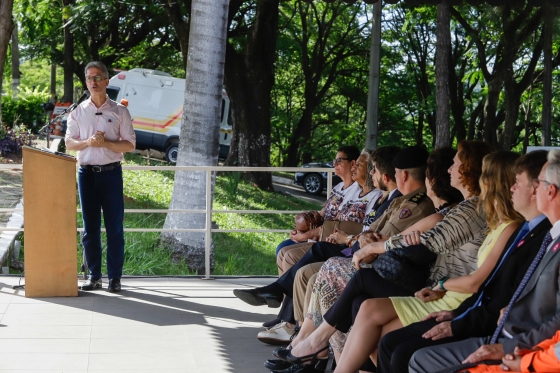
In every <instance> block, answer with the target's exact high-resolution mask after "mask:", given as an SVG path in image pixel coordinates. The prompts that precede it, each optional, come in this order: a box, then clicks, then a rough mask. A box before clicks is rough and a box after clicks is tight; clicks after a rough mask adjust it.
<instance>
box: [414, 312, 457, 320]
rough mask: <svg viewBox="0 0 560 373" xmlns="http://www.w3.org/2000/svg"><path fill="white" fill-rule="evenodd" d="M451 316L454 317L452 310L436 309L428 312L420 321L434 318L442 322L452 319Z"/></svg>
mask: <svg viewBox="0 0 560 373" xmlns="http://www.w3.org/2000/svg"><path fill="white" fill-rule="evenodd" d="M453 317H455V315H454V314H453V312H452V311H438V312H432V313H430V314H429V315H428V316H426V317H424V318H423V319H422V321H426V320H430V319H435V320H436V321H437V322H442V321H449V320H453Z"/></svg>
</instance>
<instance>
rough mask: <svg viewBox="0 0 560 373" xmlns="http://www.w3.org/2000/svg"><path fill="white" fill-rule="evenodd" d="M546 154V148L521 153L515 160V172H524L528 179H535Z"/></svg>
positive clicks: (544, 161)
mask: <svg viewBox="0 0 560 373" xmlns="http://www.w3.org/2000/svg"><path fill="white" fill-rule="evenodd" d="M547 155H548V151H547V150H535V151H534V152H530V153H527V154H524V155H522V156H521V157H519V158H517V160H516V161H515V165H514V167H515V173H516V174H522V173H523V172H526V173H527V177H528V178H529V181H531V180H533V179H537V178H538V177H539V174H540V172H541V169H542V168H543V166H544V164H545V163H546V157H547Z"/></svg>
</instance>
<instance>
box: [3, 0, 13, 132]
mask: <svg viewBox="0 0 560 373" xmlns="http://www.w3.org/2000/svg"><path fill="white" fill-rule="evenodd" d="M13 7H14V0H2V1H0V92H2V77H3V76H4V65H5V64H6V56H7V54H8V45H9V44H10V38H11V37H12V30H13V29H14V21H13V20H12V9H13ZM0 123H2V101H1V100H0Z"/></svg>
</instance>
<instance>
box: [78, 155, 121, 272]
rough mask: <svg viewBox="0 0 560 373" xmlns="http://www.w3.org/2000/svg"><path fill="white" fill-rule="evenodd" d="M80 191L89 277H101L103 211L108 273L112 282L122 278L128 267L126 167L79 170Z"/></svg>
mask: <svg viewBox="0 0 560 373" xmlns="http://www.w3.org/2000/svg"><path fill="white" fill-rule="evenodd" d="M78 190H79V192H80V204H81V205H82V218H83V222H84V237H83V239H82V244H83V245H84V251H85V257H86V263H87V266H88V268H89V270H90V274H89V278H90V279H91V280H98V279H100V278H101V261H102V257H103V251H102V246H101V209H103V221H104V222H105V229H106V231H107V272H108V276H109V279H112V278H121V276H122V267H123V264H124V230H123V220H124V198H123V178H122V168H121V167H120V166H119V167H116V168H113V169H112V170H109V171H102V172H93V170H90V169H85V168H81V167H80V169H79V171H78Z"/></svg>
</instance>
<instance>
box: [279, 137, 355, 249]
mask: <svg viewBox="0 0 560 373" xmlns="http://www.w3.org/2000/svg"><path fill="white" fill-rule="evenodd" d="M359 156H360V150H359V149H358V148H356V147H355V146H343V147H341V148H339V149H338V151H337V153H336V157H335V159H334V161H333V166H334V174H335V175H337V176H338V177H340V178H341V179H342V182H340V183H338V184H337V185H335V186H334V187H333V188H332V191H331V194H330V195H329V197H328V198H327V200H326V201H325V204H324V205H323V208H322V209H321V211H319V214H321V215H322V216H323V218H324V219H325V220H334V217H335V216H336V214H337V213H338V210H339V208H340V206H341V204H342V201H343V199H344V196H345V195H347V194H348V193H355V192H356V191H357V190H358V189H359V185H358V183H355V182H354V180H352V170H351V169H352V167H353V166H354V165H355V163H356V160H357V159H358V157H359ZM319 233H320V228H315V229H312V230H309V231H307V232H304V233H302V232H298V231H292V232H291V233H290V238H289V239H287V240H284V241H282V242H281V243H280V244H279V245H278V246H277V247H276V255H277V256H278V253H279V252H280V250H282V248H284V247H286V246H290V245H295V244H297V243H301V242H307V240H308V239H311V238H313V237H315V236H317V235H318V234H319Z"/></svg>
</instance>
